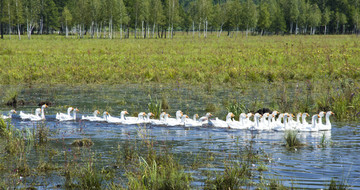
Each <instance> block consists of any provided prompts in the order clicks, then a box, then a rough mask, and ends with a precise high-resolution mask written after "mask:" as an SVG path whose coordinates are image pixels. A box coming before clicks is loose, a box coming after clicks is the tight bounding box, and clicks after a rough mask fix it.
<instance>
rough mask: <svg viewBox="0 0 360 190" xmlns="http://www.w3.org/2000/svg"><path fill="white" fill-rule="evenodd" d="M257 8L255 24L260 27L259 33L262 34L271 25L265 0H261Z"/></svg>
mask: <svg viewBox="0 0 360 190" xmlns="http://www.w3.org/2000/svg"><path fill="white" fill-rule="evenodd" d="M259 9H260V10H259V20H258V24H257V25H258V27H259V28H260V29H261V32H260V34H261V35H263V34H264V31H265V30H267V29H268V28H269V27H270V25H271V19H270V12H269V8H268V4H267V3H266V2H261V3H260V8H259Z"/></svg>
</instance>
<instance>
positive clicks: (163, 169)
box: [125, 155, 191, 190]
mask: <svg viewBox="0 0 360 190" xmlns="http://www.w3.org/2000/svg"><path fill="white" fill-rule="evenodd" d="M125 175H126V176H127V178H128V185H127V187H128V189H173V190H176V189H190V180H191V175H190V174H188V173H185V172H184V169H183V168H182V166H181V165H179V164H178V162H176V161H175V160H173V158H172V156H170V155H168V162H162V163H158V162H156V161H155V160H152V161H150V162H147V161H146V160H145V159H144V158H142V157H140V158H139V161H138V171H132V172H127V173H126V174H125Z"/></svg>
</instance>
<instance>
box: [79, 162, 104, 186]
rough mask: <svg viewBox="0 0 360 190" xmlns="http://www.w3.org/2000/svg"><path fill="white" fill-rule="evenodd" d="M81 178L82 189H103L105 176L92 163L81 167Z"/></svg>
mask: <svg viewBox="0 0 360 190" xmlns="http://www.w3.org/2000/svg"><path fill="white" fill-rule="evenodd" d="M79 178H80V181H79V186H80V187H81V189H101V184H102V181H103V180H104V176H103V175H102V174H101V173H100V172H99V171H98V170H97V169H96V168H95V167H94V166H93V164H91V163H87V166H85V167H82V168H81V170H80V175H79Z"/></svg>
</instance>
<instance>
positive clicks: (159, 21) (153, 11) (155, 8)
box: [150, 0, 165, 37]
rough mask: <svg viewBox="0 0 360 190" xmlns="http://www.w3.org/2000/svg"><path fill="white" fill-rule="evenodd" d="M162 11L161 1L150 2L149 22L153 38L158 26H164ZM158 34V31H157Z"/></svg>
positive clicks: (153, 0)
mask: <svg viewBox="0 0 360 190" xmlns="http://www.w3.org/2000/svg"><path fill="white" fill-rule="evenodd" d="M164 19H165V16H164V11H163V5H162V3H161V0H152V1H151V5H150V20H151V22H152V24H153V26H152V36H153V37H154V36H155V30H156V28H159V27H158V26H159V25H163V24H164ZM158 32H159V31H158Z"/></svg>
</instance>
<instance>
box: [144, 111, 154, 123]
mask: <svg viewBox="0 0 360 190" xmlns="http://www.w3.org/2000/svg"><path fill="white" fill-rule="evenodd" d="M154 116H155V115H154V114H153V113H151V112H149V113H147V115H146V118H145V121H144V123H151V121H152V119H151V117H154Z"/></svg>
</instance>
